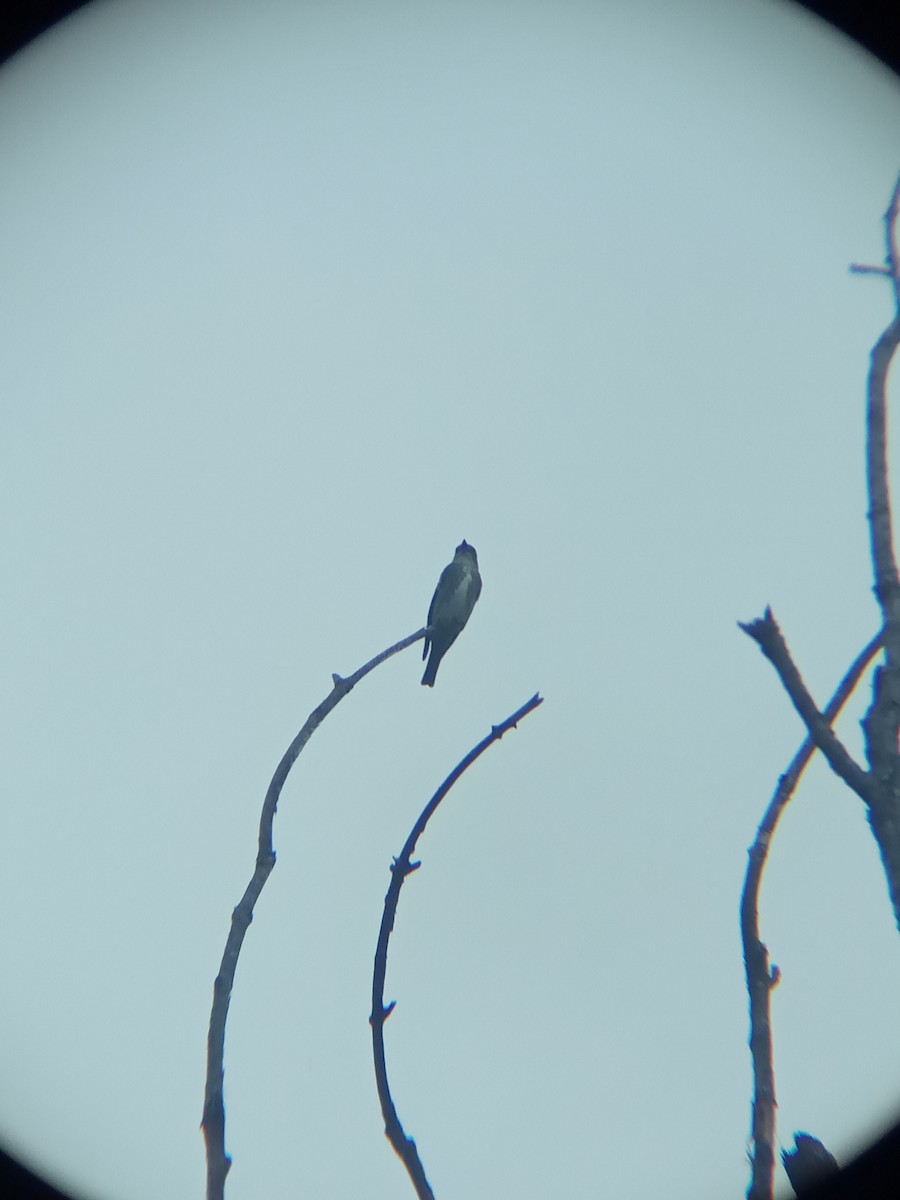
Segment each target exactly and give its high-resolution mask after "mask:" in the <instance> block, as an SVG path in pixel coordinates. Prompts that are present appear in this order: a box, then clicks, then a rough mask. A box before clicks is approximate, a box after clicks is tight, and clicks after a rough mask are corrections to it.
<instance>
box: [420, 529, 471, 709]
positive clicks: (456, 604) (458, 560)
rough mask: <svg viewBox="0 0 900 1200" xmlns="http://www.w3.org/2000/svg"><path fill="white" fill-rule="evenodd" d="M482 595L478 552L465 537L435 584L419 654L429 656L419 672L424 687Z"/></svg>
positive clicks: (427, 685)
mask: <svg viewBox="0 0 900 1200" xmlns="http://www.w3.org/2000/svg"><path fill="white" fill-rule="evenodd" d="M480 595H481V576H480V575H479V574H478V555H477V554H476V553H475V547H474V546H470V545H469V543H468V542H467V541H466V540H465V538H464V539H463V540H462V541H461V542H460V544H459V545H458V546H457V547H456V552H455V554H454V555H453V562H452V563H449V564H448V565H447V566H446V567H444V569H443V571H441V577H440V579H439V580H438V585H437V587H436V588H435V589H434V595H433V596H432V597H431V607H430V608H429V610H428V632H427V633H426V635H425V648H424V650H423V651H422V658H423V659H424V658H426V657H427V656H428V649H429V647H431V658H429V659H428V665H427V666H426V668H425V674H424V675H423V676H422V685H423V687H434V679H435V676H436V675H437V669H438V666H439V665H440V661H441V659H442V658H443V657H444V655H445V654H446V653H447V651H448V650H449V649H450V647H451V646H452V645H453V643H454V642H455V641H456V639H457V638H458V637H459V635H460V634H461V633H462V631H463V629H464V627H465V624H466V621H468V619H469V617H470V616H471V615H472V609H473V608H474V607H475V601H476V600H477V599H478V597H479V596H480Z"/></svg>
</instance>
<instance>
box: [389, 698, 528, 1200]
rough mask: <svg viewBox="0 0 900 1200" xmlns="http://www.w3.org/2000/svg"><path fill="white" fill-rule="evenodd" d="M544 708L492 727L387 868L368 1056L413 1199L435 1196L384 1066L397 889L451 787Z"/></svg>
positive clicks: (433, 799) (413, 867)
mask: <svg viewBox="0 0 900 1200" xmlns="http://www.w3.org/2000/svg"><path fill="white" fill-rule="evenodd" d="M539 704H543V698H542V697H541V696H540V695H538V694H537V693H535V695H534V696H532V697H531V699H530V700H529V701H528V702H527V703H525V704H523V705H522V707H521V708H519V709H517V710H516V712H514V713H513V714H512V716H511V717H507V718H506V720H505V721H503V723H502V724H500V725H494V726H493V728H492V729H491V732H490V733H489V734H488V735H487V737H485V738H483V739H482V741H480V742H479V743H478V745H477V746H475V747H474V749H472V750H470V751H469V753H468V754H467V755H466V757H465V758H464V759H463V760H462V761H461V762H460V763H458V764H457V766H455V767H454V768H453V770H452V771H451V772H450V774H449V775H448V776H447V778H446V779H445V780H444V782H443V783H442V784H441V786H440V787H439V788H438V790H437V791H436V792H435V793H434V795H433V796H432V797H431V799H430V800H429V801H428V803H427V804H426V805H425V808H424V809H423V810H422V812H421V814H420V815H419V818H418V820H417V821H416V823H415V825H414V826H413V828H412V831H411V832H410V835H409V837H408V838H407V839H406V843H405V845H404V847H403V849H402V850H401V852H400V855H399V857H398V858H395V859H394V861H393V863H392V864H391V882H390V885H389V886H388V890H387V895H386V896H385V898H384V910H383V912H382V916H381V929H380V930H379V933H378V945H377V948H376V950H375V968H374V971H373V974H372V1012H371V1015H370V1016H369V1024H370V1025H371V1026H372V1053H373V1056H374V1059H375V1082H376V1086H377V1088H378V1099H379V1101H380V1103H381V1112H382V1116H383V1117H384V1132H385V1136H386V1137H387V1139H388V1141H389V1142H390V1143H391V1145H392V1146H393V1148H394V1150H395V1152H396V1153H397V1155H398V1157H399V1158H400V1160H401V1161H402V1163H403V1164H404V1166H405V1167H406V1170H407V1172H408V1173H409V1177H410V1179H411V1180H412V1183H413V1187H414V1188H415V1189H416V1195H417V1196H418V1197H419V1200H434V1193H433V1192H432V1190H431V1185H430V1184H429V1182H428V1179H427V1177H426V1175H425V1168H424V1167H423V1165H422V1160H421V1159H420V1158H419V1152H418V1150H417V1149H416V1143H415V1142H414V1141H413V1139H412V1138H411V1137H407V1135H406V1133H405V1132H404V1130H403V1126H402V1125H401V1123H400V1118H399V1117H398V1116H397V1110H396V1108H395V1107H394V1101H393V1098H392V1097H391V1091H390V1087H389V1085H388V1078H387V1065H386V1062H385V1055H384V1023H385V1021H386V1020H387V1018H388V1017H389V1016H390V1015H391V1013H392V1012H393V1010H394V1004H393V1003H391V1004H389V1005H387V1006H385V1003H384V980H385V976H386V974H387V952H388V941H389V940H390V936H391V932H392V930H393V928H394V918H395V916H396V914H397V904H398V901H399V899H400V889H401V888H402V887H403V881H404V880H405V879H406V877H407V875H410V874H412V872H413V871H417V870H418V869H419V867H420V865H421V864H420V863H418V862H415V863H414V862H413V861H412V856H413V852H414V851H415V848H416V843H417V842H418V840H419V838H420V837H421V836H422V834H423V833H424V831H425V827H426V825H427V824H428V822H429V821H430V820H431V818H432V816H433V815H434V813H435V811H436V810H437V807H438V805H439V804H440V803H441V801H442V800H443V798H444V797H445V796H446V795H447V793H448V792H449V791H450V789H451V788H452V787H453V785H454V783H456V781H457V780H458V779H459V777H460V776H461V775H462V774H463V772H464V771H466V770H468V768H469V767H470V766H471V765H472V763H474V762H475V760H476V759H477V758H479V757H480V756H481V755H482V754H483V753H484V752H485V750H487V748H488V747H489V746H491V745H493V743H494V742H497V741H499V740H500V738H502V737H503V735H504V733H506V732H507V731H508V730H510V729H515V727H516V725H517V724H518V722H519V721H521V719H522V718H523V717H526V716H527V715H528V714H529V713H530V712H532V711H533V710H534V709H536V708H537V707H538V705H539Z"/></svg>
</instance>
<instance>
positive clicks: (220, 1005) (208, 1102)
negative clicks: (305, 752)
mask: <svg viewBox="0 0 900 1200" xmlns="http://www.w3.org/2000/svg"><path fill="white" fill-rule="evenodd" d="M424 636H425V630H424V629H420V630H418V632H416V633H412V634H410V635H409V637H406V638H403V640H402V641H399V642H397V643H396V644H395V645H393V646H390V647H388V649H387V650H383V651H382V652H381V653H380V654H377V655H376V656H375V657H374V658H373V659H370V661H369V662H367V663H366V664H365V666H362V667H360V668H359V670H358V671H356V672H354V674H353V675H350V676H348V677H347V678H346V679H343V678H341V676H340V675H332V677H331V678H332V681H333V684H334V686H333V687H332V689H331V691H330V693H329V694H328V695H327V696H326V697H325V699H324V700H323V701H322V703H321V704H320V705H319V706H318V708H315V709H313V711H312V712H311V713H310V714H309V716H308V717H307V719H306V723H305V724H304V726H303V728H302V729H301V730H300V732H299V733H298V734H297V736H296V737H295V738H294V740H293V741H292V742H291V744H290V746H288V748H287V750H286V751H285V752H284V755H283V756H282V759H281V762H280V763H279V764H278V766H277V767H276V769H275V774H274V775H273V776H272V782H271V783H270V784H269V788H268V791H267V792H266V798H265V800H264V801H263V806H262V815H261V817H260V821H259V848H258V851H257V855H256V868H255V870H254V872H253V876H252V878H251V879H250V882H249V883H248V884H247V888H246V890H245V892H244V894H243V896H242V897H241V899H240V901H239V902H238V905H237V907H236V908H235V909H234V911H233V912H232V914H231V930H230V931H229V934H228V939H227V941H226V943H225V952H224V953H223V955H222V962H221V965H220V966H219V973H218V975H217V976H216V979H215V983H214V984H213V1003H212V1010H211V1012H210V1015H209V1035H208V1038H207V1051H206V1091H205V1096H204V1101H203V1120H202V1122H201V1128H202V1130H203V1137H204V1139H205V1141H206V1195H207V1200H222V1197H223V1195H224V1191H225V1177H226V1175H227V1174H228V1169H229V1167H230V1166H231V1159H230V1157H229V1156H228V1155H227V1154H226V1153H225V1101H224V1083H225V1066H224V1062H225V1023H226V1020H227V1018H228V1006H229V1004H230V1002H231V990H232V987H233V986H234V975H235V971H236V970H237V961H238V956H239V955H240V952H241V946H242V945H243V943H244V936H245V934H246V932H247V930H248V929H249V927H250V922H251V921H252V920H253V909H254V907H255V905H256V901H257V900H258V899H259V895H260V892H261V891H262V890H263V887H264V886H265V882H266V880H267V879H268V878H269V875H270V874H271V873H272V868H273V867H274V866H275V850H274V847H273V844H272V825H273V822H274V820H275V811H276V809H277V807H278V798H279V797H280V795H281V790H282V788H283V787H284V784H285V781H286V780H287V777H288V774H289V773H290V770H291V767H292V766H293V765H294V763H295V761H296V759H297V756H298V755H299V754H300V751H301V750H302V749H303V747H304V746H305V745H306V743H307V742H308V741H309V739H310V738H311V737H312V735H313V734H314V733H315V731H316V730H317V729H318V727H319V725H321V723H322V722H323V721H324V720H325V718H326V717H327V716H328V714H329V713H330V712H331V710H332V709H333V708H335V707H336V705H337V704H338V703H339V702H340V701H341V700H343V698H344V697H345V696H346V695H347V693H348V692H349V691H351V690H352V689H353V688H354V687H355V686H356V684H357V683H359V681H360V680H361V679H362V678H363V677H364V676H365V675H368V673H369V672H370V671H372V670H374V669H375V667H377V666H379V665H380V664H381V663H383V662H384V661H385V659H388V658H390V657H391V656H392V655H394V654H397V653H399V651H401V650H405V649H406V647H407V646H411V645H412V644H413V643H414V642H417V641H419V640H420V639H421V638H423V637H424Z"/></svg>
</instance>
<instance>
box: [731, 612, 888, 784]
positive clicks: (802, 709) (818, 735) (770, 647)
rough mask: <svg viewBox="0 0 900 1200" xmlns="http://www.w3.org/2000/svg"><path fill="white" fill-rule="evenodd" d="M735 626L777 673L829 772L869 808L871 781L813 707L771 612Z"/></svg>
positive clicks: (812, 701) (814, 706) (811, 699)
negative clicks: (756, 646) (825, 761)
mask: <svg viewBox="0 0 900 1200" xmlns="http://www.w3.org/2000/svg"><path fill="white" fill-rule="evenodd" d="M738 625H739V627H740V628H741V629H743V631H744V633H746V634H747V635H748V637H751V638H753V640H754V641H755V642H757V643H758V645H759V648H760V649H761V650H762V652H763V654H764V655H765V656H766V658H767V659H768V660H769V662H771V663H772V665H773V666H774V668H775V670H776V671H777V672H778V677H779V679H780V680H781V682H782V685H783V686H784V690H785V691H786V692H787V694H788V696H790V698H791V702H792V703H793V705H794V708H796V710H797V712H798V713H799V714H800V717H801V719H802V720H803V723H804V724H805V725H806V728H807V730H808V732H809V736H810V737H811V738H812V740H813V742H815V744H816V746H817V747H818V748H819V749H820V750H821V751H822V753H823V754H824V755H825V758H826V759H827V761H828V765H829V766H830V767H831V769H832V771H834V773H835V774H836V775H838V776H839V777H840V778H841V779H843V781H844V783H846V784H847V786H848V787H849V788H852V789H853V791H854V792H856V794H857V796H859V797H860V799H861V800H864V801H865V802H866V804H871V802H872V797H873V795H874V785H873V782H872V777H871V775H870V774H869V772H868V771H866V770H864V768H862V767H861V766H860V765H859V763H858V762H856V761H855V759H854V758H853V757H852V755H851V754H850V752H849V751H848V750H847V748H846V747H845V746H844V744H843V742H841V741H839V739H838V738H837V736H836V735H835V732H834V730H833V729H832V728H831V725H830V724H829V722H828V721H827V720H826V719H825V717H824V716H823V715H822V713H820V712H819V710H818V708H817V707H816V702H815V701H814V700H813V698H812V696H811V695H810V694H809V690H808V688H807V686H806V684H805V683H804V682H803V677H802V676H801V674H800V672H799V671H798V670H797V667H796V665H795V664H794V660H793V659H792V658H791V652H790V650H788V647H787V643H786V642H785V640H784V637H783V636H782V633H781V630H780V629H779V628H778V622H777V621H776V620H775V618H774V616H773V615H772V610H771V608H768V607H767V608H766V611H765V613H764V614H763V616H762V617H760V618H759V619H758V620H756V621H748V622H742V621H739V622H738Z"/></svg>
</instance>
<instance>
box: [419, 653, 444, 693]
mask: <svg viewBox="0 0 900 1200" xmlns="http://www.w3.org/2000/svg"><path fill="white" fill-rule="evenodd" d="M440 661H441V660H440V659H439V658H438V656H437V655H436V654H435V652H434V647H433V646H432V648H431V658H429V660H428V663H427V665H426V667H425V674H424V675H423V676H422V686H423V687H434V681H435V678H436V677H437V669H438V663H439V662H440Z"/></svg>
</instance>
